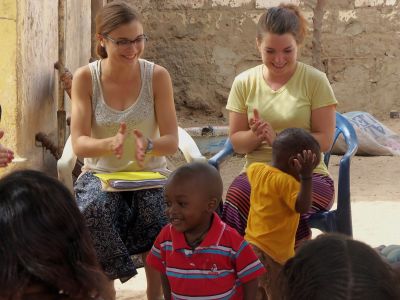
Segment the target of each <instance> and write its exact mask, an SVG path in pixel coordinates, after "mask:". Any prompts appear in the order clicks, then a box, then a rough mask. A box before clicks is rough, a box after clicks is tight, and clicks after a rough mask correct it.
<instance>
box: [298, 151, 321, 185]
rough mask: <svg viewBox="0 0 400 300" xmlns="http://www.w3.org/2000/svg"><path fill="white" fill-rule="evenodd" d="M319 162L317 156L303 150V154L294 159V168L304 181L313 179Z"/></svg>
mask: <svg viewBox="0 0 400 300" xmlns="http://www.w3.org/2000/svg"><path fill="white" fill-rule="evenodd" d="M317 162H318V160H317V156H316V155H315V153H312V151H311V150H303V152H302V153H297V155H296V158H295V159H293V163H294V167H295V169H296V171H297V173H298V174H299V175H300V178H303V179H306V178H307V179H311V177H312V174H313V171H314V169H315V167H316V164H317Z"/></svg>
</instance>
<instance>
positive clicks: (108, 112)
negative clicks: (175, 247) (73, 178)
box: [71, 1, 178, 300]
mask: <svg viewBox="0 0 400 300" xmlns="http://www.w3.org/2000/svg"><path fill="white" fill-rule="evenodd" d="M96 38H97V43H98V44H97V53H98V55H99V57H100V59H99V60H97V61H95V62H92V63H90V64H89V65H88V66H85V67H82V68H80V69H78V70H77V71H76V73H75V75H74V79H73V83H72V116H71V137H72V145H73V149H74V152H75V154H76V155H78V156H80V157H84V166H83V173H82V175H81V176H80V177H79V179H78V180H77V183H76V185H75V193H76V200H77V203H78V206H79V209H80V210H81V212H82V213H83V215H84V217H85V219H86V224H87V226H88V228H89V231H90V233H91V237H92V240H93V243H94V246H95V249H96V252H97V256H98V259H99V261H100V263H101V265H102V267H103V269H104V271H105V273H106V274H107V275H108V277H109V279H110V289H114V285H113V280H114V279H117V278H118V279H120V280H121V281H122V282H125V281H127V280H128V279H130V278H131V277H132V276H134V275H135V274H136V269H135V265H134V263H133V262H132V260H131V258H130V256H131V255H134V254H143V255H142V257H143V261H144V262H145V257H146V255H147V252H148V251H149V250H150V249H151V246H152V244H153V242H154V240H155V238H156V236H157V234H158V233H159V231H160V230H161V228H162V227H163V226H164V225H165V224H166V223H167V218H166V216H165V214H164V210H165V204H164V199H163V193H162V189H144V190H138V191H124V192H105V191H102V188H101V183H100V181H99V179H98V178H97V177H95V176H94V173H106V172H117V171H141V170H146V171H150V170H155V169H165V168H166V160H165V158H164V156H165V155H170V154H173V153H175V152H176V151H177V149H178V133H177V132H178V130H177V128H178V127H177V120H176V113H175V107H174V100H173V91H172V83H171V79H170V76H169V73H168V71H167V70H166V69H164V68H163V67H161V66H159V65H156V64H153V63H152V62H149V61H147V60H144V59H141V55H142V54H143V51H144V48H145V43H146V41H147V37H146V35H145V34H144V31H143V26H142V23H141V21H140V17H139V15H138V13H137V12H136V11H135V10H134V9H133V8H132V7H130V6H129V5H128V4H126V3H124V2H120V1H113V2H111V3H108V4H107V5H105V6H104V7H103V8H102V9H101V10H100V11H99V13H98V15H97V16H96ZM145 271H146V277H147V297H148V299H150V300H152V299H159V298H161V294H162V292H161V282H160V277H159V274H158V273H157V272H156V271H153V270H151V269H149V268H148V267H147V266H146V265H145Z"/></svg>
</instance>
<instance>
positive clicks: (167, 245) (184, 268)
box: [147, 213, 265, 300]
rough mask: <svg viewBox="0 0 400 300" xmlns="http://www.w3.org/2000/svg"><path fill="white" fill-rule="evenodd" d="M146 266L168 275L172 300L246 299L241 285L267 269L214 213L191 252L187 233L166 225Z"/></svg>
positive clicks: (236, 234) (241, 239)
mask: <svg viewBox="0 0 400 300" xmlns="http://www.w3.org/2000/svg"><path fill="white" fill-rule="evenodd" d="M147 263H148V264H149V265H150V266H152V267H153V268H155V269H157V270H158V271H159V272H161V273H163V274H166V276H167V277H168V281H169V284H170V287H171V294H172V295H171V296H172V299H176V300H188V299H191V300H194V299H198V300H200V299H202V300H208V299H209V300H211V299H213V300H217V299H243V288H242V284H244V283H246V282H248V281H250V280H253V279H255V278H256V277H258V276H260V275H262V274H263V273H264V272H265V269H264V267H263V265H262V264H261V262H260V261H259V260H258V258H257V256H256V255H255V254H254V252H253V250H252V249H251V247H250V246H249V244H248V243H247V242H246V241H245V240H244V239H243V237H241V236H240V235H239V234H238V233H237V232H236V231H235V230H234V229H232V228H231V227H229V226H228V225H226V224H225V223H224V222H222V221H221V219H220V218H219V217H218V215H217V214H216V213H214V218H213V222H212V225H211V227H210V230H209V231H208V233H207V235H206V236H205V238H204V240H203V241H202V243H201V244H200V245H199V246H198V247H197V248H196V249H194V250H192V249H191V248H190V247H189V246H188V245H187V243H186V240H185V237H184V234H183V233H182V232H179V231H177V230H175V229H174V228H173V227H172V225H171V224H168V225H166V226H165V227H164V228H163V229H162V230H161V232H160V234H159V235H158V237H157V239H156V241H155V242H154V245H153V247H152V249H151V252H150V253H149V255H148V256H147Z"/></svg>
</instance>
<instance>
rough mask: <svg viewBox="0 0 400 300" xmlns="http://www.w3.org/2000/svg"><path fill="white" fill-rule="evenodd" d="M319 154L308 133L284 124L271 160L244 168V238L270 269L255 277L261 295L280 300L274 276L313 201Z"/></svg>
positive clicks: (291, 246)
mask: <svg viewBox="0 0 400 300" xmlns="http://www.w3.org/2000/svg"><path fill="white" fill-rule="evenodd" d="M320 156H321V152H320V147H319V144H318V142H317V141H316V140H315V138H314V137H313V136H311V134H309V133H308V132H306V131H305V130H303V129H299V128H288V129H285V130H283V131H282V132H281V133H280V134H279V135H278V136H277V137H276V139H275V141H274V142H273V144H272V162H271V165H267V164H263V163H254V164H252V165H250V167H249V168H248V169H247V176H248V178H249V182H250V186H251V195H250V211H249V216H248V219H247V228H246V234H245V239H246V240H247V241H248V242H249V243H250V244H251V245H252V247H253V250H254V252H255V253H256V254H257V256H258V257H259V258H260V260H261V262H262V263H263V264H264V266H265V267H266V269H267V270H268V273H267V274H266V275H264V276H263V277H262V278H260V281H259V289H258V293H259V294H258V297H260V299H265V298H266V296H268V299H273V300H274V299H279V291H278V290H277V288H276V282H277V276H278V273H279V271H280V269H281V267H282V265H283V264H284V263H285V262H286V260H288V259H289V258H291V257H292V256H294V243H295V235H296V230H297V227H298V224H299V218H300V213H306V212H308V210H309V208H310V206H311V194H312V174H313V170H314V168H315V167H316V166H317V165H318V163H319V161H320Z"/></svg>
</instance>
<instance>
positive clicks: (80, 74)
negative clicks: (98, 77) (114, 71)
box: [73, 65, 92, 82]
mask: <svg viewBox="0 0 400 300" xmlns="http://www.w3.org/2000/svg"><path fill="white" fill-rule="evenodd" d="M73 80H75V81H83V82H91V81H92V76H91V74H90V69H89V66H88V65H86V66H83V67H80V68H78V69H77V70H76V71H75V73H74V77H73Z"/></svg>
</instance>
